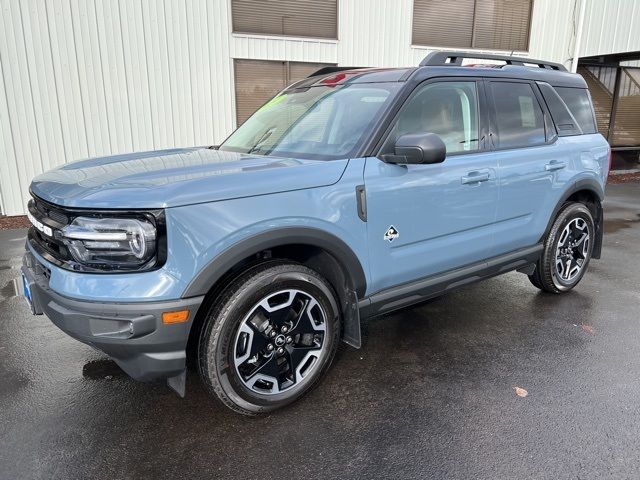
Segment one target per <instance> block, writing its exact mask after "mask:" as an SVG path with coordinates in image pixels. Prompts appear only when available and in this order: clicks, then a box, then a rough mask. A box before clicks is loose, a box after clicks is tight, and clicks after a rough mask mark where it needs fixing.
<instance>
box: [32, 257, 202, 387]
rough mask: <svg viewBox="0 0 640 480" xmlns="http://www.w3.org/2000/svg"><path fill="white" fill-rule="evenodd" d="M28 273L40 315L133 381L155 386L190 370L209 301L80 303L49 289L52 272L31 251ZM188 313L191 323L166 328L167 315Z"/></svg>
mask: <svg viewBox="0 0 640 480" xmlns="http://www.w3.org/2000/svg"><path fill="white" fill-rule="evenodd" d="M22 273H23V274H24V276H25V280H26V282H27V283H28V285H29V288H30V290H31V297H32V308H33V313H34V314H36V315H42V314H45V315H46V316H47V317H49V319H50V320H51V321H52V322H53V323H54V324H55V325H56V326H57V327H58V328H60V329H61V330H62V331H64V332H65V333H67V334H68V335H70V336H71V337H73V338H75V339H77V340H80V341H81V342H83V343H86V344H87V345H91V346H92V347H94V348H96V349H98V350H101V351H102V352H104V353H106V354H107V355H109V356H110V357H112V358H113V359H114V360H115V362H116V363H117V364H118V365H119V366H120V367H121V368H122V369H123V370H124V371H125V372H126V373H127V374H128V375H129V376H131V377H132V378H134V379H136V380H142V381H149V380H154V379H158V378H168V377H174V376H176V375H179V374H181V373H182V372H183V371H184V369H185V366H186V347H187V340H188V338H189V331H190V330H191V325H192V322H193V319H194V318H195V316H196V312H197V311H198V308H199V307H200V304H201V303H202V300H203V298H204V297H193V298H185V299H180V300H173V301H162V302H153V301H149V302H140V303H116V302H113V303H111V302H109V303H107V302H90V301H86V300H74V299H71V298H67V297H64V296H62V295H59V294H57V293H56V292H54V291H53V290H51V289H50V288H49V279H48V278H49V275H50V272H49V270H48V269H47V268H46V267H45V266H44V265H42V264H41V263H40V262H39V261H38V260H37V259H36V258H35V257H34V256H33V254H31V253H30V252H29V251H27V252H26V254H25V256H24V259H23V266H22ZM185 309H188V310H189V320H188V321H187V322H184V323H176V324H170V325H165V324H163V323H162V313H163V312H170V311H176V310H185Z"/></svg>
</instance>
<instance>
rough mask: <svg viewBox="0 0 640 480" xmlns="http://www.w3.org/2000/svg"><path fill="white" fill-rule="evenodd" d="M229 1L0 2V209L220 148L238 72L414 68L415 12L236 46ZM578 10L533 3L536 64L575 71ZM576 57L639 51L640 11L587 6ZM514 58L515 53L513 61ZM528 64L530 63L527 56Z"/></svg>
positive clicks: (370, 15)
mask: <svg viewBox="0 0 640 480" xmlns="http://www.w3.org/2000/svg"><path fill="white" fill-rule="evenodd" d="M229 1H230V0H0V209H1V210H2V211H3V212H4V213H6V214H9V215H13V214H20V213H23V212H24V204H25V201H26V199H27V197H28V185H29V182H30V180H31V178H32V177H33V176H34V175H36V174H38V173H40V172H42V171H44V170H47V169H49V168H52V167H53V166H55V165H59V164H61V163H64V162H69V161H73V160H77V159H80V158H85V157H89V156H97V155H110V154H115V153H122V152H129V151H140V150H150V149H158V148H165V147H171V146H189V145H205V144H212V143H216V142H219V141H221V140H223V139H224V138H225V136H226V135H228V134H229V133H230V131H231V130H232V129H233V128H234V126H235V125H234V124H235V106H234V98H235V95H234V87H233V59H234V58H252V59H264V60H290V61H302V62H327V63H337V64H339V65H350V66H383V65H387V66H408V65H416V64H417V63H418V62H419V61H420V60H421V59H422V58H423V57H424V56H425V55H426V54H427V53H428V52H429V48H428V47H422V46H412V45H411V18H412V8H413V1H412V0H339V12H338V22H339V33H338V37H339V39H338V40H337V41H334V40H317V39H302V38H278V37H267V36H254V35H244V34H243V35H239V34H232V33H231V13H230V3H229ZM576 1H578V2H579V1H580V0H563V1H557V0H534V11H533V18H532V25H531V38H530V48H529V50H530V53H531V56H534V57H540V58H544V59H548V60H555V61H559V62H563V63H567V64H568V63H569V61H570V58H571V57H572V55H573V45H574V43H573V42H574V36H575V33H574V32H575V30H574V26H573V25H574V19H575V21H576V22H577V17H578V14H579V4H578V5H576V6H575V7H574V4H575V2H576ZM586 1H587V2H588V7H587V11H586V16H585V29H584V38H583V40H582V46H583V48H582V50H583V53H581V55H594V54H596V53H612V52H619V51H630V50H640V33H638V27H637V25H639V24H640V0H586ZM517 53H518V52H517ZM520 53H521V54H525V55H526V53H525V52H520Z"/></svg>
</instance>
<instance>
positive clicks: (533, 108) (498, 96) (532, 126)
mask: <svg viewBox="0 0 640 480" xmlns="http://www.w3.org/2000/svg"><path fill="white" fill-rule="evenodd" d="M491 91H492V92H493V101H494V104H495V107H496V126H497V128H498V147H500V148H515V147H529V146H531V145H540V144H542V143H544V142H545V134H544V117H543V114H542V109H541V108H540V104H539V103H538V99H537V98H536V96H535V94H534V93H533V89H532V88H531V85H529V84H528V83H511V82H492V83H491Z"/></svg>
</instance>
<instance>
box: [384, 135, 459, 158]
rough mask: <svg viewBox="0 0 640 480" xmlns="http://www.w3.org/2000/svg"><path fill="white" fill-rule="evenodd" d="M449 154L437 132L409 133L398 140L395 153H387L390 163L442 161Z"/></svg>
mask: <svg viewBox="0 0 640 480" xmlns="http://www.w3.org/2000/svg"><path fill="white" fill-rule="evenodd" d="M446 156H447V147H446V145H445V144H444V142H443V141H442V139H441V138H440V137H439V136H438V135H436V134H435V133H407V134H405V135H401V136H400V137H398V139H397V140H396V144H395V147H394V155H385V156H384V161H385V162H388V163H403V164H404V163H406V164H421V163H441V162H444V159H445V158H446Z"/></svg>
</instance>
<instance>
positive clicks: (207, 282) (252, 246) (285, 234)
mask: <svg viewBox="0 0 640 480" xmlns="http://www.w3.org/2000/svg"><path fill="white" fill-rule="evenodd" d="M287 244H299V245H309V246H313V247H318V248H321V249H323V250H325V251H326V252H328V253H329V254H330V255H332V256H333V257H334V258H335V259H336V260H337V261H338V262H339V263H340V264H341V265H342V267H343V269H344V275H345V277H346V279H347V281H348V282H349V283H350V285H349V286H350V288H351V289H353V291H354V292H355V293H356V295H357V296H358V297H359V298H362V297H363V296H364V294H365V291H366V287H367V281H366V277H365V274H364V269H363V268H362V264H361V263H360V260H359V259H358V257H357V256H356V254H355V253H354V252H353V250H352V249H351V247H349V246H348V245H347V244H346V243H345V242H344V241H343V240H341V239H340V238H338V237H337V236H335V235H333V234H331V233H328V232H326V231H324V230H321V229H319V228H313V227H283V228H276V229H273V230H268V231H265V232H261V233H258V234H256V235H252V236H250V237H248V238H246V239H244V240H241V241H240V242H238V243H236V244H234V245H232V246H231V247H229V248H228V249H226V250H224V251H223V252H222V253H220V254H219V255H217V256H216V257H215V258H214V259H213V260H212V261H211V262H210V263H209V264H207V265H206V266H205V267H204V268H203V269H201V270H200V272H198V273H197V274H196V276H195V277H194V278H193V279H192V280H191V282H190V283H189V285H187V288H186V289H185V291H184V293H183V294H182V298H189V297H196V296H199V295H205V294H206V293H207V292H208V291H209V290H210V289H211V287H212V286H213V285H215V284H216V283H217V282H218V280H220V279H221V278H222V276H223V275H224V274H225V273H226V272H228V271H229V270H231V269H232V268H233V267H234V266H236V265H237V264H238V263H239V262H241V261H242V260H244V259H246V258H248V257H251V256H252V255H255V254H257V253H259V252H261V251H263V250H268V249H270V248H274V247H278V246H282V245H287Z"/></svg>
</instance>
